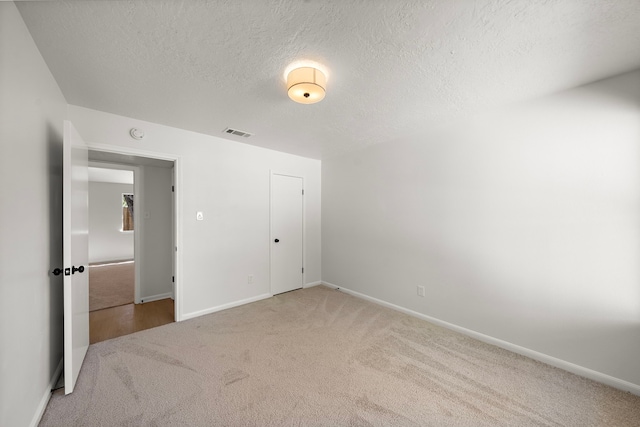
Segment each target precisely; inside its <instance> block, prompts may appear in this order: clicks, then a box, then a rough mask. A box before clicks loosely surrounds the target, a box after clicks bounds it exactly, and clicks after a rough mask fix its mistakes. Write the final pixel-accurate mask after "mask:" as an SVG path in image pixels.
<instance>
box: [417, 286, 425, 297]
mask: <svg viewBox="0 0 640 427" xmlns="http://www.w3.org/2000/svg"><path fill="white" fill-rule="evenodd" d="M418 296H419V297H424V286H418Z"/></svg>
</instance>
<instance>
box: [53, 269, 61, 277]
mask: <svg viewBox="0 0 640 427" xmlns="http://www.w3.org/2000/svg"><path fill="white" fill-rule="evenodd" d="M52 273H53V275H54V276H59V275H61V274H62V269H61V268H54V269H53V271H52Z"/></svg>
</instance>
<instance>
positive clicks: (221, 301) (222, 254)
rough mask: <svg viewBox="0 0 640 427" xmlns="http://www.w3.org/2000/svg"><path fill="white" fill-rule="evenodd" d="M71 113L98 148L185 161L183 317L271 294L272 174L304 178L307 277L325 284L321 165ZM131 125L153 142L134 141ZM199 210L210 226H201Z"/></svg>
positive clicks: (71, 108) (196, 136)
mask: <svg viewBox="0 0 640 427" xmlns="http://www.w3.org/2000/svg"><path fill="white" fill-rule="evenodd" d="M69 115H70V120H71V121H72V122H73V123H74V125H75V126H76V128H77V129H78V131H79V132H80V134H81V135H82V137H83V138H84V139H85V140H86V141H87V142H88V143H89V144H90V145H93V146H94V147H96V146H109V147H111V148H118V147H120V148H121V149H126V150H129V151H131V150H138V151H139V154H148V153H150V152H155V153H166V154H169V155H174V156H177V157H179V162H178V163H179V169H178V176H177V179H178V181H179V188H178V189H179V190H180V191H181V192H180V193H178V194H177V197H178V200H179V202H178V204H179V211H180V212H181V214H182V221H181V223H180V224H179V227H178V232H179V234H180V237H179V240H178V248H179V250H181V251H182V259H183V265H182V270H181V273H180V271H179V280H180V286H181V288H182V298H181V299H179V300H178V303H179V304H180V303H181V307H178V310H179V312H181V313H182V314H183V316H186V317H191V316H194V315H199V314H203V313H205V312H207V311H210V310H214V309H216V308H218V307H221V306H224V305H225V304H232V303H236V302H239V301H247V300H250V299H252V298H259V297H261V296H264V295H267V294H269V292H270V286H269V247H270V242H269V177H270V170H271V169H273V170H275V171H277V172H284V173H289V174H294V175H300V176H304V177H305V209H306V211H305V212H306V217H305V239H306V240H305V247H304V254H305V276H304V278H305V283H313V282H317V281H319V280H320V161H318V160H313V159H307V158H303V157H298V156H293V155H290V154H285V153H280V152H277V151H272V150H266V149H262V148H258V147H254V146H250V145H247V144H241V143H237V142H233V141H227V140H224V139H220V138H216V137H212V136H208V135H203V134H198V133H195V132H189V131H185V130H181V129H176V128H172V127H169V126H163V125H158V124H153V123H148V122H143V121H140V120H135V119H131V118H127V117H122V116H116V115H113V114H108V113H103V112H99V111H94V110H89V109H86V108H82V107H77V106H69ZM132 127H136V128H140V129H143V130H144V131H145V132H146V135H147V136H146V137H145V138H144V139H143V140H141V141H136V140H133V139H132V138H131V137H130V136H129V130H130V129H131V128H132ZM255 138H259V136H255ZM103 148H104V147H103ZM196 211H203V212H204V216H205V220H204V221H196ZM179 267H180V266H179ZM248 275H253V276H254V280H253V283H252V284H248V283H247V276H248ZM178 297H180V295H178Z"/></svg>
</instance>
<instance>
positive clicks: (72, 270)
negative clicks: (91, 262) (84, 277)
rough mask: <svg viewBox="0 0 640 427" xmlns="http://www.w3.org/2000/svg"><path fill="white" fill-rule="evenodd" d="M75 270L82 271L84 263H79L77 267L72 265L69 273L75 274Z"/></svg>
mask: <svg viewBox="0 0 640 427" xmlns="http://www.w3.org/2000/svg"><path fill="white" fill-rule="evenodd" d="M76 271H77V272H78V273H84V265H81V266H80V267H77V268H76V266H75V265H74V266H72V267H71V274H76Z"/></svg>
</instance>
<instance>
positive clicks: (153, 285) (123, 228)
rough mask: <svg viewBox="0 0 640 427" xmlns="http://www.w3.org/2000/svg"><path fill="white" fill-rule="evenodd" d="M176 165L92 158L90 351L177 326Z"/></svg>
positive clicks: (100, 154)
mask: <svg viewBox="0 0 640 427" xmlns="http://www.w3.org/2000/svg"><path fill="white" fill-rule="evenodd" d="M174 173H175V163H174V161H169V160H160V159H153V158H147V157H140V156H131V155H125V154H120V153H112V152H104V151H98V150H93V149H90V150H89V266H90V267H89V301H90V313H89V341H90V344H93V343H96V342H100V341H104V340H107V339H111V338H115V337H118V336H122V335H127V334H130V333H133V332H137V331H140V330H144V329H149V328H153V327H156V326H161V325H164V324H168V323H171V322H173V321H175V319H176V310H175V299H176V295H175V290H174V283H175V277H176V272H175V247H176V244H175V223H176V218H175V212H176V209H175V196H174V195H175V193H174V188H175V185H174Z"/></svg>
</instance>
